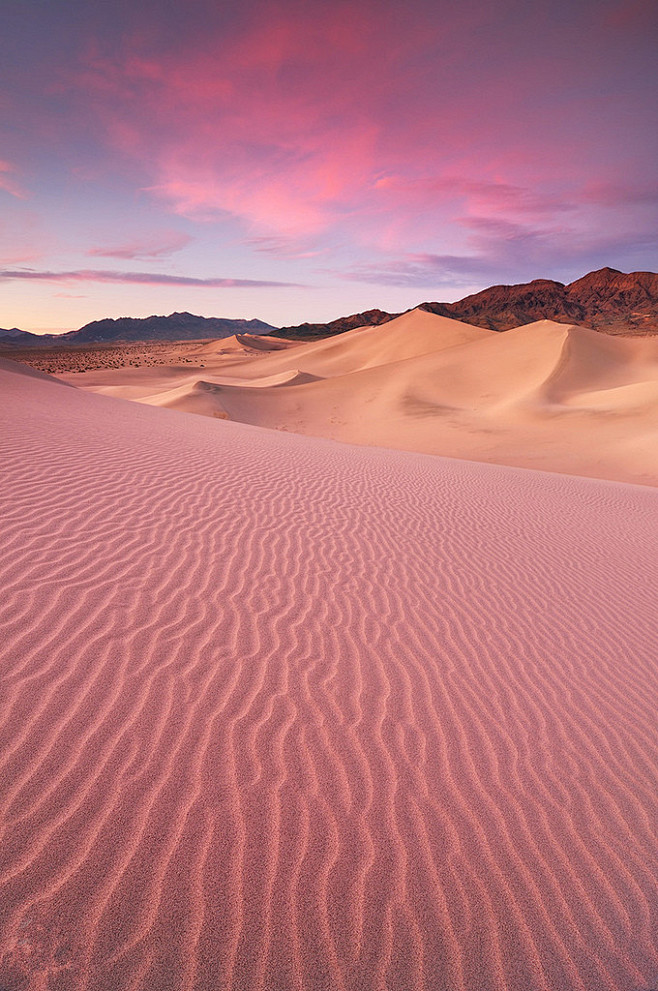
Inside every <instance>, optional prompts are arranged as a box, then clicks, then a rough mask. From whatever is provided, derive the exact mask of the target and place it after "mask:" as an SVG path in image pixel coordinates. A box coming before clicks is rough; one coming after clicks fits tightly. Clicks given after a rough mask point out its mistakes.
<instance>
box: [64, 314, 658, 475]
mask: <svg viewBox="0 0 658 991" xmlns="http://www.w3.org/2000/svg"><path fill="white" fill-rule="evenodd" d="M222 343H224V342H222ZM261 344H262V346H263V347H266V346H268V342H267V341H263V342H261ZM202 357H203V365H202V366H201V368H189V367H188V368H185V367H183V366H177V367H176V366H172V367H169V368H165V369H160V370H157V369H149V370H148V374H144V375H140V372H139V371H138V370H131V371H129V372H125V371H124V372H122V371H119V372H109V373H108V372H106V373H100V372H98V373H94V374H93V376H90V375H77V376H75V375H71V376H70V377H68V379H67V380H68V381H70V382H71V383H74V384H76V385H81V386H82V387H84V388H91V389H93V390H95V391H101V392H105V393H107V394H110V395H115V396H118V397H121V398H127V399H137V400H139V401H141V402H146V403H149V404H150V405H157V406H166V407H169V408H172V409H178V410H183V411H186V412H196V413H202V414H204V415H206V416H211V417H219V418H222V419H227V418H228V419H232V420H237V421H241V422H244V423H250V424H254V425H257V426H263V427H274V428H276V429H278V430H286V431H292V432H295V433H302V434H307V435H311V436H318V437H327V438H331V439H334V440H340V441H347V442H350V443H357V444H364V445H374V446H381V447H388V448H395V449H402V450H412V451H419V452H423V453H427V454H442V455H446V456H449V457H456V458H468V459H472V460H474V461H485V462H493V463H498V464H508V465H514V466H518V467H527V468H541V469H544V470H548V471H558V472H564V473H568V474H576V475H586V476H587V475H589V476H593V477H599V478H609V479H616V480H620V481H628V482H638V483H643V484H649V485H657V484H658V445H657V444H656V442H655V437H656V432H657V431H658V337H656V338H644V339H631V338H619V337H616V338H612V337H606V336H605V335H602V334H597V333H595V332H594V331H590V330H587V329H586V328H584V327H575V326H569V325H565V324H558V323H554V322H551V321H548V320H543V321H539V322H538V323H535V324H529V325H528V326H525V327H518V328H516V329H515V330H510V331H506V332H505V333H496V332H494V331H489V330H483V329H481V328H479V327H471V326H469V325H467V324H463V323H460V322H458V321H456V320H450V319H448V318H446V317H441V316H436V315H435V314H432V313H427V312H425V311H422V310H415V311H412V312H410V313H406V314H404V315H403V316H401V317H398V318H397V319H395V320H391V321H390V322H389V323H386V324H384V325H383V326H381V327H370V328H361V329H358V330H353V331H349V332H347V333H345V334H342V335H340V336H339V337H333V338H330V339H329V340H323V341H317V342H312V343H310V344H295V345H293V346H292V347H290V348H286V349H285V350H280V351H276V352H269V353H267V352H264V353H260V354H259V353H257V352H255V351H254V350H253V349H252V350H250V351H249V352H248V356H247V353H246V352H245V351H244V350H240V348H239V342H236V343H234V344H233V345H232V347H231V350H229V351H226V352H224V353H220V352H219V351H218V350H217V347H216V344H212V345H206V346H205V350H204V352H203V355H202Z"/></svg>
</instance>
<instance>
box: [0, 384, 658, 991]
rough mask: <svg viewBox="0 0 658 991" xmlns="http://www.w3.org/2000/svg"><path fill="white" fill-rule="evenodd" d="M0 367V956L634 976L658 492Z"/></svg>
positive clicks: (202, 973) (136, 970)
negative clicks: (302, 431)
mask: <svg viewBox="0 0 658 991" xmlns="http://www.w3.org/2000/svg"><path fill="white" fill-rule="evenodd" d="M0 374H1V375H2V390H3V391H2V397H3V400H2V410H1V419H2V432H1V438H2V439H1V444H2V455H1V457H2V466H3V484H2V488H1V490H0V499H1V500H2V503H3V509H2V512H3V516H2V518H3V521H4V522H3V533H2V542H3V554H2V558H1V560H0V581H1V587H2V597H1V599H0V618H1V620H0V621H1V622H2V628H3V631H4V646H3V651H2V654H3V659H2V668H1V675H2V686H1V692H2V699H3V704H2V709H1V710H0V811H1V816H2V820H1V822H2V835H1V838H0V907H1V908H0V987H1V988H3V989H8V991H13V989H21V991H22V989H30V991H39V989H49V991H68V989H76V991H77V989H85V991H110V989H111V991H116V989H118V988H121V989H135V991H137V989H143V991H146V989H157V991H164V989H167V988H171V989H185V991H188V989H189V991H193V989H194V991H201V989H204V991H211V989H212V991H215V989H227V991H228V989H231V991H258V989H262V991H320V989H327V991H329V989H331V991H334V989H341V991H357V989H359V991H361V989H367V991H416V989H418V991H420V989H427V991H439V989H440V991H476V989H477V991H479V989H483V991H484V989H486V991H503V989H505V991H571V989H573V991H576V989H577V991H640V989H647V988H649V987H656V986H658V943H657V940H656V932H657V931H658V889H657V885H656V868H657V858H656V850H657V844H656V822H657V814H656V813H657V805H658V802H657V799H656V796H657V795H658V787H657V786H658V781H657V777H658V775H657V766H656V736H657V734H656V716H655V713H656V701H657V699H656V640H657V638H656V632H657V631H656V619H655V603H656V601H657V593H658V565H657V563H656V562H657V561H658V553H657V551H658V548H657V546H656V545H657V541H656V536H657V529H658V526H657V521H658V513H657V510H658V493H656V491H655V490H653V489H650V488H640V487H634V486H626V485H622V484H615V483H606V482H597V481H594V480H583V479H575V478H569V477H560V476H556V475H549V474H542V473H537V472H529V471H522V470H516V469H508V468H498V467H494V466H487V465H476V464H469V463H466V462H459V461H444V460H441V459H438V458H431V457H425V456H422V455H414V454H404V453H393V452H389V451H384V450H377V449H363V448H352V447H348V446H342V445H338V444H332V443H330V442H324V441H320V440H314V439H311V438H306V437H295V436H289V435H286V434H283V433H270V432H268V431H261V430H259V429H256V428H251V427H247V426H244V425H241V424H235V423H225V422H219V421H215V420H210V419H205V418H201V417H192V416H185V415H183V414H179V413H170V412H169V411H166V410H155V409H151V408H148V407H144V406H136V405H131V404H128V403H123V402H120V401H118V400H112V399H108V398H106V397H102V396H95V395H91V394H83V393H80V392H78V391H77V390H73V389H69V388H65V387H63V386H59V385H56V384H53V383H51V382H48V381H46V380H40V379H38V378H27V377H26V376H19V375H15V374H13V373H11V372H8V371H4V372H2V373H0Z"/></svg>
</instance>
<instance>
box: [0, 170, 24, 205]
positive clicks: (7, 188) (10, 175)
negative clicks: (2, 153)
mask: <svg viewBox="0 0 658 991" xmlns="http://www.w3.org/2000/svg"><path fill="white" fill-rule="evenodd" d="M15 174H16V169H15V168H14V167H13V166H12V165H10V164H9V162H3V161H0V190H3V191H4V192H5V193H9V195H10V196H15V197H16V199H19V200H24V199H27V193H26V192H25V190H24V189H23V188H22V186H21V185H20V184H19V183H18V182H17V181H16V179H15V178H14V176H15Z"/></svg>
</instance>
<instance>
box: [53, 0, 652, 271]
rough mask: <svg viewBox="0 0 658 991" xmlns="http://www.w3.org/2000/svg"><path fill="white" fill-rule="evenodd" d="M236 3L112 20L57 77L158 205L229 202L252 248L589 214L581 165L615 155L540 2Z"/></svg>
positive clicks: (196, 209)
mask: <svg viewBox="0 0 658 991" xmlns="http://www.w3.org/2000/svg"><path fill="white" fill-rule="evenodd" d="M245 11H246V12H244V13H243V14H241V15H240V16H239V17H237V19H235V18H234V19H233V20H232V21H231V23H230V27H229V28H227V29H226V30H223V29H220V28H218V27H215V28H213V29H209V30H208V32H207V36H206V37H203V38H202V37H200V34H199V33H195V32H192V34H191V35H186V34H185V32H182V33H181V38H180V43H178V44H177V45H176V46H173V45H169V46H168V47H166V48H164V47H159V46H158V43H157V40H153V39H150V38H149V36H148V35H147V34H142V35H137V34H135V35H133V36H132V37H131V36H130V34H129V33H127V34H126V35H125V36H124V41H123V48H122V49H119V50H118V54H117V51H116V50H115V51H113V52H112V53H111V54H110V55H108V54H106V53H104V52H103V50H102V48H101V47H100V46H99V47H97V48H96V49H95V50H90V51H89V53H88V56H87V59H86V64H85V66H84V69H83V71H82V72H81V73H80V75H79V76H78V77H77V79H76V80H74V82H73V85H74V86H77V88H78V91H79V92H80V93H81V94H82V95H83V96H82V99H83V105H84V107H85V108H86V110H87V112H89V111H90V110H91V115H92V117H93V120H90V126H91V127H94V126H96V127H97V128H98V131H97V133H98V135H99V137H101V138H102V139H103V140H106V141H108V142H109V144H110V146H111V149H112V151H114V152H115V153H118V154H119V155H120V156H122V158H123V159H124V160H126V161H130V162H133V163H137V164H138V166H139V168H140V169H141V171H142V172H143V174H144V175H145V176H146V180H145V181H144V183H143V189H144V190H146V191H147V192H148V194H149V195H150V196H151V197H153V198H154V199H156V200H159V201H161V202H162V203H163V204H164V205H165V207H166V208H167V209H168V210H169V211H171V212H172V213H174V214H178V215H180V216H184V217H188V218H192V219H194V220H196V221H200V222H218V223H222V222H224V221H228V220H230V221H232V222H234V221H235V220H236V219H237V221H238V223H239V224H240V225H241V228H242V230H241V236H242V241H243V243H250V244H252V245H253V246H254V247H255V248H256V250H259V251H262V250H269V251H273V250H276V251H277V253H279V254H281V255H282V256H284V255H286V251H285V249H282V250H277V249H274V248H272V245H275V244H280V245H283V244H284V243H289V244H302V245H304V251H303V252H302V253H296V252H293V253H292V254H290V253H288V257H293V256H294V257H310V256H312V255H313V254H314V253H315V252H316V251H317V250H319V246H320V245H323V246H326V245H327V244H328V243H339V242H340V240H341V239H343V240H344V241H345V243H349V244H351V245H352V246H354V247H355V248H356V249H357V250H364V249H368V250H381V251H393V250H395V249H396V248H398V249H401V250H403V251H407V252H411V253H414V251H415V253H417V254H418V253H420V254H422V250H423V249H427V248H428V247H430V246H431V247H436V246H437V242H438V243H439V244H440V245H441V247H442V248H443V249H444V250H443V253H444V254H446V255H448V254H449V253H450V252H453V253H454V254H455V255H458V254H459V252H462V251H463V252H464V253H465V254H467V252H468V250H469V247H470V242H469V238H472V237H473V236H475V235H474V234H473V230H474V228H469V227H468V224H467V223H464V222H462V221H461V219H460V218H469V217H472V218H474V224H475V225H477V223H478V222H479V220H482V219H484V220H486V219H487V218H488V219H489V220H491V221H492V222H494V221H507V222H508V223H510V224H512V225H515V224H516V225H520V226H521V227H523V225H529V226H530V227H536V228H537V229H540V228H541V229H542V230H546V231H548V232H549V234H548V235H547V237H548V238H549V239H550V236H552V235H551V234H550V232H551V231H552V230H557V231H558V233H559V231H560V230H561V229H562V228H563V227H564V226H565V223H563V218H566V217H568V220H569V227H570V229H573V230H578V229H581V230H583V231H585V230H587V229H589V228H590V227H591V224H592V222H593V217H594V213H593V211H594V208H595V204H594V202H593V200H592V198H591V196H589V195H588V194H587V192H586V190H585V186H586V184H587V183H588V182H589V177H590V176H591V175H592V174H596V175H597V177H598V180H599V181H600V182H601V183H602V184H605V183H608V184H610V183H614V181H615V176H616V174H617V173H618V171H619V165H620V160H621V158H622V157H623V156H622V152H621V151H619V150H618V149H617V145H615V144H614V142H613V144H610V140H609V137H610V136H609V135H608V137H607V138H606V136H605V134H604V131H603V130H602V128H601V127H600V124H599V123H598V121H599V120H600V117H601V106H602V102H601V101H602V99H603V97H602V96H601V93H600V92H599V90H598V89H597V87H596V85H595V81H594V82H593V81H592V78H591V77H592V71H593V68H594V69H596V65H597V63H596V58H597V57H598V53H597V52H595V51H593V50H592V51H590V50H589V49H586V50H585V51H584V53H583V58H582V59H580V58H574V57H573V55H574V52H575V51H576V50H577V48H578V46H577V45H576V42H575V40H574V38H572V37H571V36H570V35H569V36H564V32H562V31H560V30H559V29H558V26H556V24H555V23H554V19H552V16H551V10H549V8H548V7H545V8H544V7H542V8H541V10H539V11H534V7H533V5H527V8H524V9H523V10H519V8H518V5H517V4H515V3H513V2H512V0H499V2H498V3H496V4H495V5H492V6H491V8H490V7H489V6H488V5H482V4H478V3H474V2H468V0H466V2H464V3H462V4H460V5H459V8H458V9H457V10H451V11H450V14H449V16H448V15H447V14H446V13H445V12H444V13H443V14H442V13H441V11H440V10H439V8H437V7H436V5H432V4H429V3H428V4H419V5H416V6H414V8H413V11H412V12H411V14H410V13H409V11H408V10H407V9H406V8H403V7H402V6H401V5H400V6H399V7H398V6H397V5H392V4H375V3H374V2H371V0H365V2H360V3H359V4H354V3H351V2H349V3H348V2H342V3H337V4H333V5H325V4H320V3H314V2H307V3H302V2H296V0H295V2H292V3H290V2H288V3H285V4H280V3H267V2H265V3H263V4H259V5H256V8H254V9H253V10H251V12H250V8H249V7H246V8H245ZM594 14H595V12H594V13H593V11H592V10H590V11H588V13H587V17H585V15H583V17H584V21H583V23H585V22H586V23H588V24H590V23H591V22H593V18H594ZM236 16H237V15H236ZM578 16H580V15H578ZM633 16H635V15H633ZM573 18H574V19H575V20H574V24H576V25H577V24H580V23H581V22H580V21H579V20H578V17H577V16H576V14H574V15H573ZM153 37H154V38H156V35H155V34H154V36H153ZM528 39H532V40H533V46H532V48H529V47H528V44H527V41H528ZM556 46H558V47H557V48H556ZM560 46H561V47H560ZM563 49H564V55H562V50H563ZM556 51H558V53H559V54H560V59H561V60H562V61H560V60H558V61H557V62H556V57H555V52H556ZM565 65H568V68H569V71H568V73H567V72H565V71H564V68H565ZM609 102H610V101H609V98H608V96H607V95H606V96H605V106H606V107H607V106H608V103H609ZM606 112H609V111H607V110H606ZM606 141H607V142H608V143H607V144H606ZM611 149H613V150H612V151H611ZM630 185H631V186H632V185H633V180H632V176H631V178H630ZM602 205H604V204H602V203H599V204H597V206H602ZM561 218H562V219H561ZM597 222H598V223H599V226H601V224H600V222H599V221H597ZM448 230H449V231H450V234H449V235H448V234H446V233H444V232H446V231H448ZM277 239H278V240H277ZM533 243H534V242H533ZM118 250H119V251H124V250H125V251H129V250H130V246H129V245H128V246H125V248H124V246H119V249H118ZM93 253H94V254H101V249H100V248H95V249H94V252H93ZM163 253H164V252H163ZM430 253H431V252H430ZM113 256H114V257H144V258H146V257H158V255H157V254H154V253H144V252H142V253H139V254H133V255H128V254H118V255H117V254H115V253H113Z"/></svg>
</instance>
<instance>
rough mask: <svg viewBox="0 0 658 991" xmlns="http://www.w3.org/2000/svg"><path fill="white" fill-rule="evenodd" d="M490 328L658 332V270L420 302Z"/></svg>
mask: <svg viewBox="0 0 658 991" xmlns="http://www.w3.org/2000/svg"><path fill="white" fill-rule="evenodd" d="M418 309H421V310H427V311H428V312H430V313H436V314H437V315H438V316H442V317H452V319H454V320H462V321H463V322H464V323H470V324H473V325H475V326H476V327H485V328H486V329H487V330H510V329H511V328H512V327H520V326H522V325H523V324H527V323H533V322H534V321H536V320H555V321H557V322H558V323H570V324H573V323H575V324H583V325H585V326H587V327H589V328H591V329H592V330H598V331H600V332H601V333H604V334H623V335H627V336H631V335H633V336H635V335H638V336H640V335H643V334H656V333H658V274H656V273H654V272H631V273H630V274H626V273H624V272H619V271H617V269H614V268H602V269H599V270H598V271H596V272H590V273H589V274H588V275H585V276H583V278H582V279H577V280H576V281H575V282H570V283H569V284H568V285H565V284H564V283H562V282H553V281H552V280H551V279H535V280H534V281H533V282H525V283H522V284H521V285H514V286H491V287H490V288H489V289H483V290H482V292H478V293H475V294H474V295H472V296H466V297H465V298H464V299H460V300H458V301H457V302H456V303H421V304H420V305H419V307H418ZM397 316H400V314H399V313H386V312H385V311H383V310H368V311H366V312H365V313H357V314H354V315H353V316H349V317H341V318H340V319H338V320H333V321H332V322H331V323H326V324H310V323H305V324H300V325H299V326H297V327H281V328H279V330H278V331H277V334H278V336H279V337H287V338H290V339H293V340H294V339H309V338H314V337H326V336H330V335H332V334H341V333H343V332H344V331H346V330H353V329H354V328H355V327H360V326H364V325H373V324H382V323H386V322H387V321H388V320H392V319H394V318H395V317H397Z"/></svg>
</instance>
